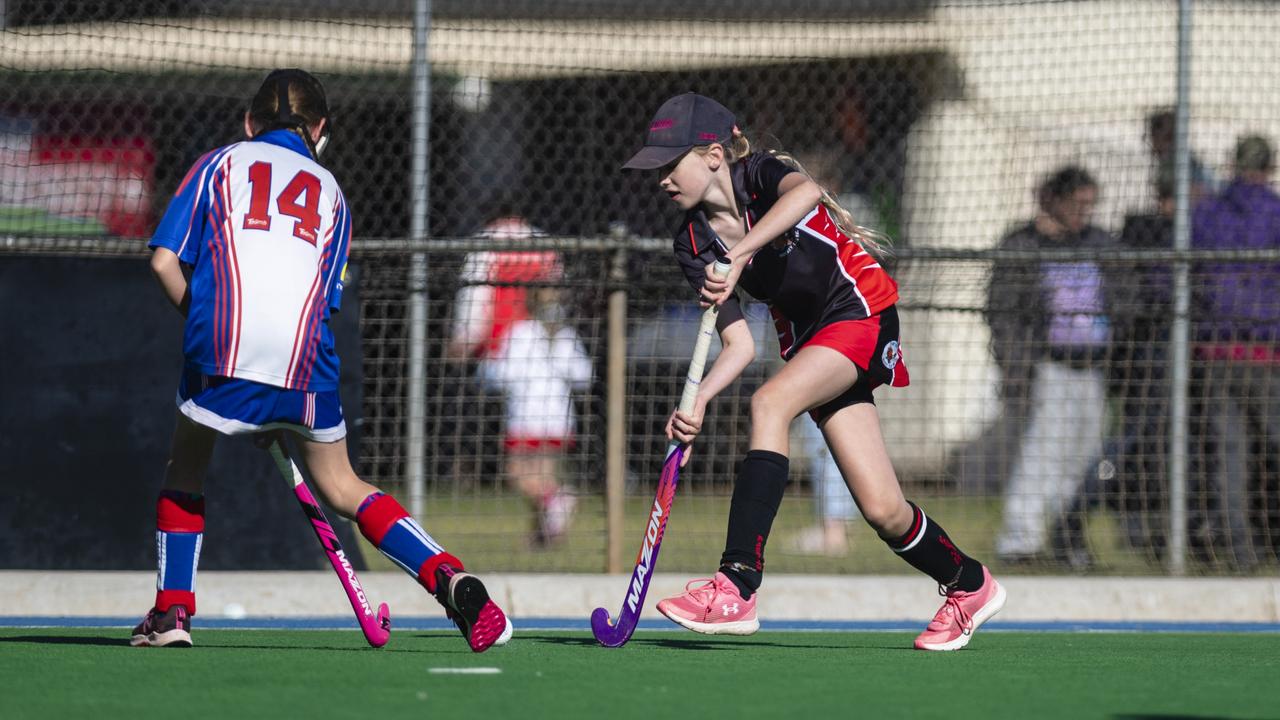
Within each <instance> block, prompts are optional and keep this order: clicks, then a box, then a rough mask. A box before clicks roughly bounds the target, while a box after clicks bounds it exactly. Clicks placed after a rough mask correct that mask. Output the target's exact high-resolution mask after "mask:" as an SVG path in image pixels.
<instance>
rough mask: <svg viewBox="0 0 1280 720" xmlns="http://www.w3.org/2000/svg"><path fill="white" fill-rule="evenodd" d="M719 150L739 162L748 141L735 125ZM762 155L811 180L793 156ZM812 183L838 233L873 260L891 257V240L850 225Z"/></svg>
mask: <svg viewBox="0 0 1280 720" xmlns="http://www.w3.org/2000/svg"><path fill="white" fill-rule="evenodd" d="M709 147H711V146H710V145H702V146H699V147H695V148H694V151H695V152H698V153H705V152H706V151H707V148H709ZM721 147H723V148H724V156H725V159H726V160H727V161H728V162H729V164H731V165H732V164H733V163H736V162H741V161H742V159H743V158H745V157H746V156H748V155H750V154H751V141H750V140H748V139H747V136H746V135H743V134H742V131H741V130H739V129H738V126H737V125H734V126H733V137H731V138H730V139H729V142H728V143H727V144H723V145H721ZM765 152H767V153H769V154H770V155H772V156H773V157H776V158H777V159H779V160H781V161H782V162H783V163H785V164H786V165H788V166H789V167H792V168H795V169H796V170H797V171H799V172H801V173H803V174H804V176H805V177H807V178H809V179H810V180H813V176H812V175H810V174H809V171H808V170H805V169H804V166H803V165H801V164H800V161H799V160H796V158H795V156H794V155H791V154H790V153H785V152H782V151H781V150H766V151H765ZM813 182H814V184H815V185H818V188H819V189H820V190H822V197H821V198H819V200H818V202H820V203H822V205H823V207H825V208H826V209H827V212H828V213H830V214H831V219H833V220H835V222H836V227H838V228H840V232H842V233H844V234H845V235H846V236H848V237H850V238H852V239H853V240H855V241H857V243H858V244H859V245H861V246H862V249H863V250H866V251H867V252H868V253H870V254H872V255H874V256H876V257H877V258H885V257H888V256H890V255H892V254H893V251H892V247H891V246H892V245H893V240H892V239H891V238H890V237H889V236H888V235H886V234H884V233H883V232H880V231H879V230H873V229H871V228H868V227H863V226H862V225H859V224H858V223H857V222H855V221H854V219H853V213H851V212H849V211H848V210H846V209H845V207H844V206H843V205H841V204H840V201H839V200H837V199H836V196H835V195H833V194H832V193H831V191H830V190H828V189H826V188H825V187H823V186H822V185H821V184H819V183H818V182H817V181H816V180H813Z"/></svg>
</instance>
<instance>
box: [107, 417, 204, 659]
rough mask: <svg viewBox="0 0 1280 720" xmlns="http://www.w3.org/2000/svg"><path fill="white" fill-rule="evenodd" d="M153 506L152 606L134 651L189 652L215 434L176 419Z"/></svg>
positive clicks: (134, 639) (135, 631)
mask: <svg viewBox="0 0 1280 720" xmlns="http://www.w3.org/2000/svg"><path fill="white" fill-rule="evenodd" d="M177 418H178V420H177V425H176V426H175V428H174V431H173V442H172V445H171V446H170V450H169V462H168V463H167V464H166V465H165V473H164V486H163V489H162V490H161V491H160V496H159V498H158V499H157V501H156V546H157V555H158V558H157V563H158V569H157V581H156V588H157V590H156V601H155V604H154V605H153V606H152V608H151V610H149V611H148V612H147V614H146V617H144V618H143V619H142V622H140V623H138V626H137V627H135V628H134V629H133V636H132V637H131V638H130V640H129V644H130V645H133V646H134V647H191V616H192V615H194V614H195V611H196V598H195V578H196V565H197V563H198V562H199V559H200V546H201V543H202V542H203V539H204V497H203V496H202V493H203V492H204V477H205V472H206V471H207V470H208V467H209V458H210V457H211V456H212V455H213V446H214V444H215V442H216V441H217V437H218V435H217V433H216V432H214V431H213V430H210V429H209V428H207V427H204V426H203V425H198V424H196V423H194V422H192V421H191V420H189V419H187V417H186V416H185V415H183V414H182V413H178V414H177Z"/></svg>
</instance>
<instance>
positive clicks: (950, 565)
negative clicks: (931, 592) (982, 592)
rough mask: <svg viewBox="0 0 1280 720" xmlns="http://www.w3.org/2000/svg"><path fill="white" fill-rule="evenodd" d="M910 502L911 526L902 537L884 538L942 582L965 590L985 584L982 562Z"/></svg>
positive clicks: (896, 550)
mask: <svg viewBox="0 0 1280 720" xmlns="http://www.w3.org/2000/svg"><path fill="white" fill-rule="evenodd" d="M907 504H908V505H910V506H911V512H912V518H911V527H910V529H908V530H907V533H906V534H905V535H903V536H902V537H900V538H895V539H892V540H889V539H885V540H884V541H885V543H887V544H888V545H889V547H890V548H891V549H892V550H893V551H894V552H896V553H898V555H900V556H901V557H902V559H903V560H906V561H907V562H908V563H910V564H911V567H914V568H915V569H917V570H919V571H920V572H922V573H924V574H926V575H928V576H929V577H931V578H933V579H934V580H937V581H938V584H939V585H943V586H946V587H947V588H949V589H950V588H954V589H957V590H963V591H965V592H973V591H974V590H977V589H978V588H980V587H982V563H980V562H978V561H977V560H974V559H973V558H971V557H969V556H968V555H965V554H964V553H962V552H960V550H959V549H957V548H956V545H955V543H953V542H951V538H949V537H947V531H946V530H943V529H942V526H941V525H939V524H938V523H936V522H934V521H933V520H931V519H929V518H928V517H926V516H925V514H924V511H923V510H921V509H920V508H918V507H916V504H915V503H913V502H911V501H909V500H908V501H907ZM882 539H883V538H882Z"/></svg>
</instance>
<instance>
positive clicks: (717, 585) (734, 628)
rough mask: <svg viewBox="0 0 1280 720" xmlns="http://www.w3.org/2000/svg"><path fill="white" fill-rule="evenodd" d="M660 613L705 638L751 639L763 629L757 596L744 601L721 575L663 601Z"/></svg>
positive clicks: (691, 581) (693, 581)
mask: <svg viewBox="0 0 1280 720" xmlns="http://www.w3.org/2000/svg"><path fill="white" fill-rule="evenodd" d="M694 583H702V584H701V585H698V586H697V587H693V585H694ZM658 612H660V613H662V614H663V615H666V616H667V617H668V618H670V619H671V621H672V622H674V623H676V624H677V625H683V626H684V627H687V628H689V629H690V630H692V631H694V632H700V633H703V634H705V635H751V634H752V633H754V632H755V631H757V630H759V629H760V621H759V620H758V619H756V596H755V595H752V596H751V599H750V600H743V599H742V595H741V594H740V593H739V592H738V586H736V585H734V584H733V581H731V580H730V579H729V578H727V577H725V575H724V573H719V572H718V573H716V576H715V578H713V579H707V578H702V579H699V580H690V581H689V582H688V583H687V584H686V585H685V586H684V593H682V594H680V595H677V596H675V597H670V598H667V599H666V600H662V601H660V602H659V603H658Z"/></svg>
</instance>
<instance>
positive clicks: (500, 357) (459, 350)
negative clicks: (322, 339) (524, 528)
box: [449, 211, 592, 547]
mask: <svg viewBox="0 0 1280 720" xmlns="http://www.w3.org/2000/svg"><path fill="white" fill-rule="evenodd" d="M538 234H540V233H539V231H538V230H537V229H535V228H534V227H533V226H532V225H530V224H529V223H528V221H526V220H525V219H524V218H523V217H521V216H520V215H519V214H518V213H516V212H513V211H504V212H501V213H498V216H497V217H496V218H494V219H493V220H492V221H490V222H489V223H488V224H486V225H485V227H484V230H482V231H481V233H480V236H481V237H485V238H491V239H493V240H496V241H510V240H518V239H522V238H530V237H534V236H536V235H538ZM563 277H564V265H563V263H562V262H561V259H560V257H559V255H558V254H557V253H555V252H548V251H520V250H505V251H492V252H478V253H472V254H471V255H469V256H468V257H467V259H466V262H465V265H464V266H463V269H462V278H461V279H462V281H463V282H464V283H468V284H467V285H465V286H464V287H463V288H462V289H461V290H459V291H458V295H457V297H456V298H455V302H454V316H453V328H452V333H451V337H450V350H449V355H450V356H451V357H453V358H454V359H472V358H474V359H477V360H478V361H479V366H478V368H477V374H478V376H479V379H480V380H481V382H483V383H484V384H485V385H487V386H488V387H491V388H493V389H495V390H498V391H501V392H502V394H503V396H504V398H505V400H506V419H505V429H504V436H503V450H504V453H505V473H506V476H507V481H508V482H510V483H511V484H512V485H513V486H514V487H515V488H516V490H518V491H519V492H520V494H521V495H523V496H524V497H525V498H526V499H527V500H528V501H529V503H530V504H531V505H532V506H533V507H534V509H535V511H536V516H535V517H536V522H535V527H534V535H533V541H534V543H535V545H536V546H540V547H545V546H548V545H551V544H555V543H557V542H558V541H560V540H562V539H563V537H564V534H565V532H566V531H567V530H568V527H569V521H570V518H571V517H572V515H573V511H574V509H575V508H576V506H577V498H576V497H575V496H574V495H573V493H572V492H570V491H569V490H567V489H566V488H564V487H563V486H562V485H561V484H560V480H559V477H560V474H561V471H562V469H563V467H562V466H563V462H564V456H565V453H566V452H567V451H568V450H569V449H570V448H572V446H573V443H574V437H575V435H576V433H577V428H576V423H575V420H574V413H573V393H574V392H576V391H581V390H585V389H586V388H587V387H588V385H589V384H590V382H591V377H592V368H591V357H590V356H589V355H587V352H586V350H585V349H584V348H583V346H582V342H581V341H580V340H579V338H578V334H577V332H576V331H575V330H574V329H573V327H572V326H570V325H569V324H568V323H567V322H566V318H565V309H564V304H563V303H562V301H561V300H562V299H561V290H560V288H557V287H550V286H547V285H545V283H555V282H559V281H561V280H562V279H563ZM521 284H532V285H533V287H523V286H521Z"/></svg>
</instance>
